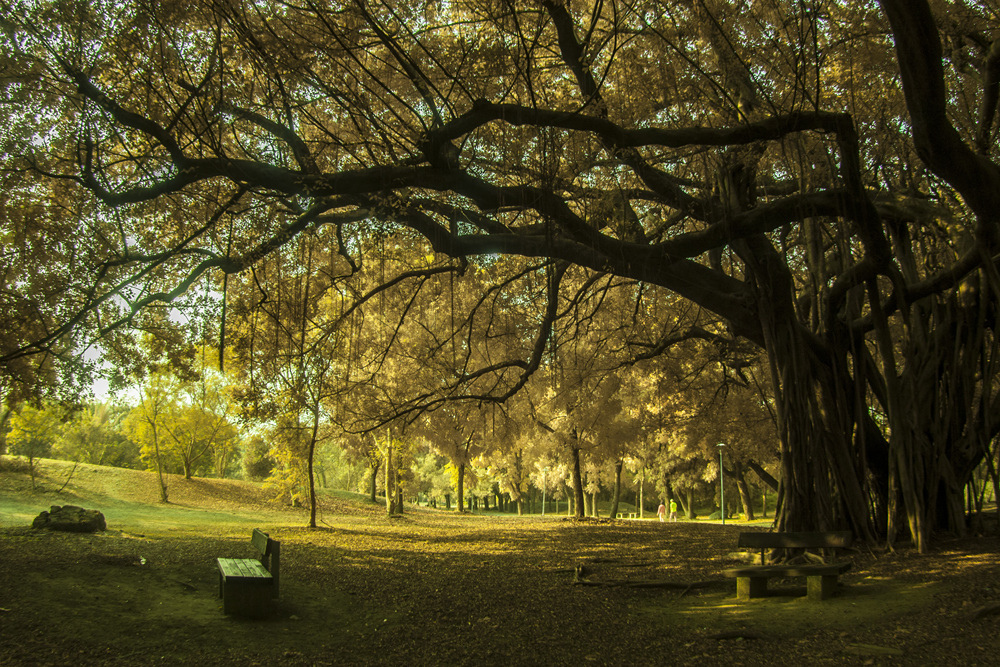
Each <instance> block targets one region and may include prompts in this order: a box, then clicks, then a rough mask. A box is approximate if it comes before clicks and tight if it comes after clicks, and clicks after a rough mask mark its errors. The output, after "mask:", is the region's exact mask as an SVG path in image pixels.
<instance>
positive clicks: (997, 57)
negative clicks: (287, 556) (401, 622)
mask: <svg viewBox="0 0 1000 667" xmlns="http://www.w3.org/2000/svg"><path fill="white" fill-rule="evenodd" d="M998 16H1000V14H998V11H997V7H996V6H995V5H994V3H992V2H964V1H963V2H949V1H945V0H937V1H933V2H904V1H902V0H884V1H883V2H880V3H873V2H858V3H842V2H822V1H819V0H814V1H799V2H780V1H778V0H760V1H755V2H750V1H744V2H736V3H728V2H719V1H718V0H658V1H655V0H650V1H647V2H640V1H638V0H635V1H629V0H621V1H618V0H614V1H611V0H609V1H597V2H586V3H584V2H570V1H557V0H539V1H537V2H525V3H514V2H505V1H501V0H467V1H459V2H436V3H424V2H420V3H416V2H406V1H405V0H400V1H398V2H390V1H388V0H385V1H383V2H362V1H360V0H359V1H356V2H344V3H329V4H325V5H321V6H320V5H315V4H312V3H305V4H302V5H296V4H286V3H280V2H273V3H272V2H259V3H252V4H250V3H239V2H224V1H221V0H220V1H219V2H212V3H203V4H200V5H199V6H197V7H191V6H190V5H189V4H184V5H181V4H178V3H170V2H167V3H146V2H130V3H118V2H114V3H101V2H88V3H83V2H66V3H62V2H60V3H47V2H10V1H4V2H0V25H2V27H3V33H2V35H3V36H2V40H3V44H2V46H3V48H2V52H3V53H4V55H3V56H2V61H0V66H2V68H3V69H2V76H3V78H2V81H3V86H4V91H5V96H6V97H5V99H6V100H7V102H6V103H5V104H4V105H3V106H2V111H0V115H2V122H3V139H2V140H3V146H2V151H3V153H2V154H3V156H4V157H3V167H2V171H0V176H2V179H3V189H4V192H5V199H4V200H3V203H2V210H0V224H2V225H3V227H2V229H3V235H4V253H3V260H2V262H3V264H2V271H0V276H2V281H3V282H2V289H0V301H2V303H0V307H2V309H3V312H4V314H5V317H6V326H5V335H4V337H3V341H2V346H3V347H2V349H0V364H2V373H0V383H2V385H0V391H2V393H3V396H4V400H5V403H6V405H7V406H8V408H7V409H8V410H11V412H6V413H5V415H8V416H9V422H10V427H11V431H10V433H9V434H8V436H7V443H8V446H9V447H10V448H11V450H12V451H19V452H23V453H26V454H28V455H29V456H34V455H35V454H34V453H33V452H34V451H35V450H34V449H33V448H34V447H36V446H44V445H43V444H41V443H44V442H51V441H52V437H51V433H52V431H51V430H49V431H46V429H52V428H54V426H51V424H52V423H54V422H55V421H59V419H63V420H64V419H65V417H64V416H60V417H59V419H56V418H55V413H56V412H58V410H57V409H56V408H54V407H46V408H43V409H38V408H36V407H30V402H31V401H36V402H37V401H38V400H39V399H42V398H48V399H49V400H50V401H58V402H60V403H61V404H62V405H63V406H66V405H70V406H71V405H73V404H74V403H77V404H79V403H81V402H82V399H83V398H84V397H85V396H86V391H87V388H88V387H89V386H90V383H91V382H92V380H93V378H94V377H95V376H96V375H99V374H109V375H110V376H111V382H112V387H113V389H116V390H117V389H121V388H124V387H125V386H126V385H128V384H130V383H136V386H137V387H139V389H137V390H136V392H135V393H134V394H133V395H134V396H135V398H136V401H135V402H134V405H133V406H131V409H130V410H129V411H128V415H127V417H124V416H123V418H122V420H121V423H122V425H123V427H122V428H123V430H122V431H119V434H118V435H117V436H115V437H120V436H121V435H122V434H124V435H125V436H127V438H128V439H129V441H130V442H134V443H136V444H137V445H139V446H140V447H141V448H143V450H144V457H145V460H146V461H147V462H149V464H151V465H153V466H155V467H156V468H157V469H158V470H159V471H160V473H161V479H162V478H163V473H165V472H167V471H169V470H176V469H177V468H178V467H180V468H182V469H183V471H184V472H185V473H186V474H193V473H194V472H195V471H198V470H199V469H201V470H203V469H206V468H212V469H213V470H215V472H216V473H217V474H225V473H226V472H227V471H228V470H229V466H230V462H231V461H234V460H235V457H234V456H233V452H234V451H235V444H234V443H235V442H236V438H237V436H236V433H237V432H240V433H242V436H243V437H242V440H241V442H242V443H243V444H242V449H243V450H244V453H243V454H242V455H241V456H242V459H243V460H244V461H248V464H247V465H245V466H244V470H253V469H254V467H255V466H257V465H258V464H259V463H261V462H264V466H263V467H265V468H266V467H270V477H271V478H272V482H273V483H274V484H275V485H276V486H277V487H278V488H279V490H280V492H281V493H283V494H287V495H288V498H289V499H294V498H296V497H298V496H304V497H312V498H314V495H315V494H314V492H313V491H314V490H313V488H312V487H313V485H314V482H315V477H316V475H315V472H316V470H315V466H316V462H317V460H318V454H319V453H320V452H322V451H324V448H329V449H328V450H327V451H328V453H329V452H335V451H337V450H336V449H334V448H332V447H331V445H332V444H333V443H335V444H336V446H337V447H339V448H340V450H341V451H342V452H344V454H343V456H344V457H346V458H347V460H351V461H365V462H366V464H367V467H368V470H369V481H370V483H371V484H372V486H371V488H372V493H373V494H374V493H375V489H376V486H377V484H378V483H379V479H380V478H381V480H382V482H381V484H382V485H383V487H384V490H385V491H386V493H385V497H386V499H387V501H386V502H387V508H388V509H389V511H395V510H396V509H397V508H398V507H399V506H400V503H401V493H403V492H404V491H405V492H406V493H409V494H415V493H419V492H421V491H424V492H428V491H427V490H426V489H425V488H424V487H425V486H426V485H427V484H430V485H431V486H432V488H436V489H438V491H436V493H437V494H438V495H440V494H441V491H440V490H441V489H444V488H448V487H450V488H452V489H453V490H454V493H455V496H456V500H457V504H458V506H459V507H464V506H465V504H464V496H465V488H466V486H468V487H469V488H477V487H478V486H479V485H481V484H485V485H489V486H490V488H491V489H492V485H493V484H496V485H497V487H496V488H497V490H499V491H500V492H502V493H506V494H509V495H510V497H511V498H513V499H514V500H515V501H518V500H523V499H524V497H525V495H526V494H528V493H530V489H531V488H545V490H546V491H548V492H551V493H554V494H559V493H562V494H565V495H567V496H572V498H573V507H574V512H575V513H576V514H577V515H578V516H582V514H583V512H584V509H585V506H584V503H585V500H584V498H585V491H587V492H589V493H590V494H591V495H593V493H594V492H595V491H596V490H597V489H599V488H601V487H602V486H603V487H604V488H613V489H614V491H613V493H612V497H613V498H615V499H616V498H618V497H619V493H618V489H619V488H620V485H621V482H620V480H621V478H622V470H623V469H629V470H631V472H632V473H633V475H635V476H637V478H638V479H639V480H641V482H640V484H641V485H642V484H645V482H646V480H648V481H649V483H650V485H651V488H652V489H653V493H655V494H656V495H659V496H661V497H662V496H668V495H669V496H671V497H678V498H680V499H681V500H683V501H686V502H687V503H688V504H689V506H690V505H691V504H692V500H691V498H693V495H692V496H690V497H689V496H688V495H687V494H688V493H691V494H694V493H696V492H698V491H699V489H705V485H706V484H708V483H710V482H712V481H713V480H715V479H717V478H718V476H719V468H718V466H719V464H718V463H717V460H718V461H722V465H723V466H725V467H726V470H725V474H726V475H729V476H731V477H732V479H733V480H735V481H736V482H737V487H738V488H739V489H740V491H741V497H743V498H744V499H745V500H748V499H749V497H750V492H749V489H748V485H747V484H746V471H747V470H753V471H754V473H755V474H756V479H757V480H758V483H759V484H762V485H765V486H770V487H773V488H774V489H775V490H776V492H777V498H778V508H777V515H776V524H777V525H778V527H779V528H783V529H789V530H801V529H829V528H835V527H837V528H847V529H850V530H852V531H853V532H854V533H855V534H856V535H857V536H858V537H859V538H861V539H865V540H867V541H869V542H876V541H883V542H887V543H890V544H891V543H893V542H894V541H896V540H897V539H899V538H900V537H909V538H912V539H913V541H914V543H915V544H916V545H917V547H918V549H920V550H921V551H923V550H926V548H927V546H928V544H929V542H930V539H931V538H932V536H933V535H934V534H935V533H938V532H952V533H964V532H965V531H966V530H967V527H968V526H967V518H966V516H967V512H968V511H969V510H970V509H972V508H973V507H975V506H976V505H977V504H978V503H981V502H982V500H983V498H984V494H985V493H986V490H987V488H992V492H993V494H994V495H997V485H998V482H997V474H996V459H997V449H996V446H995V436H996V435H997V432H998V430H1000V425H998V424H1000V420H996V419H994V418H993V415H995V414H997V413H998V408H1000V405H998V402H1000V392H998V387H997V382H996V379H997V376H996V368H997V362H998V360H1000V358H998V355H997V352H998V346H997V337H996V335H995V327H996V305H997V298H998V296H1000V274H998V272H997V253H998V252H1000V227H998V220H997V213H996V212H997V211H1000V201H997V199H998V198H1000V170H998V169H997V165H996V164H995V162H994V161H993V157H992V156H993V153H994V151H995V141H994V138H995V133H994V131H993V125H994V120H995V115H996V107H997V100H998V96H1000V95H998V93H1000V46H998V44H1000V42H998V41H996V39H997V37H1000V35H995V34H994V33H995V26H996V25H997V19H998ZM209 349H211V350H214V353H213V354H212V355H209V353H208V350H209ZM209 356H211V359H212V360H213V363H212V364H209V363H207V360H208V359H209ZM213 369H214V370H213ZM25 401H28V402H29V407H18V406H22V405H24V404H25ZM36 405H37V403H36ZM50 405H52V404H51V403H50ZM15 407H17V410H18V411H17V412H16V416H15V413H14V412H13V410H14V409H15ZM60 409H61V408H60ZM113 413H114V410H106V409H104V408H101V407H99V406H93V405H91V406H89V407H88V408H87V412H84V413H83V414H82V417H80V418H77V419H76V422H75V425H74V426H72V427H71V428H69V429H68V431H67V434H66V435H65V436H64V437H62V439H61V440H60V441H59V442H60V446H61V447H65V448H67V449H68V450H72V449H73V448H74V447H77V450H78V451H79V452H84V451H85V450H86V449H87V445H85V444H82V443H84V442H86V441H87V437H86V436H83V435H81V434H82V432H83V429H84V428H85V426H86V425H87V424H90V425H95V428H96V427H99V426H100V424H101V423H102V420H105V419H107V418H108V417H109V415H112V414H113ZM65 414H69V413H65ZM5 419H7V417H5ZM36 422H37V424H38V426H37V427H35V426H32V424H35V423H36ZM46 423H48V424H49V426H46V425H45V424H46ZM104 423H107V422H104ZM74 429H75V431H74ZM39 433H41V434H42V435H44V436H45V437H42V436H40V435H39ZM45 434H48V435H45ZM102 437H103V436H102ZM109 439H111V438H110V436H109ZM74 442H76V443H77V444H73V443H74ZM116 442H118V443H119V444H120V445H122V446H121V447H119V446H118V445H115V446H114V447H111V448H110V450H111V451H114V450H121V451H127V447H126V446H124V444H123V443H124V442H125V441H124V440H118V441H116ZM719 443H724V444H725V448H724V451H723V455H722V457H720V458H718V459H717V457H718V454H719V451H718V450H719V448H718V446H717V445H718V444H719ZM265 450H266V453H265ZM78 455H80V456H83V454H82V453H81V454H78ZM328 457H329V454H328ZM132 458H133V459H134V455H133V456H132ZM442 463H446V466H445V467H444V469H443V472H442V466H441V464H442ZM447 466H450V469H449V468H448V467H447ZM769 466H770V468H771V469H770V471H769V470H768V467H769ZM425 468H426V471H427V474H424V473H418V472H414V471H421V470H424V469H425ZM379 471H381V475H380V474H379ZM431 471H437V472H434V473H433V474H432V473H431ZM452 471H453V472H452ZM259 472H261V471H260V470H257V471H256V472H253V473H252V474H258V473H259ZM434 475H438V476H441V475H444V476H445V477H452V476H453V477H454V479H453V480H449V481H448V482H447V483H445V482H433V481H431V482H428V481H427V480H428V479H431V478H433V477H434ZM628 477H629V476H626V479H627V481H629V482H632V480H631V479H628ZM741 481H742V482H743V483H742V484H741V483H740V482H741ZM435 484H436V486H435ZM161 489H162V499H163V500H167V499H168V489H167V488H166V485H165V483H164V484H161ZM478 494H482V490H481V489H479V490H478ZM473 495H477V493H475V492H474V493H473ZM745 510H746V511H747V513H749V512H750V511H751V505H749V504H745ZM612 511H613V510H612ZM314 521H315V516H313V522H314Z"/></svg>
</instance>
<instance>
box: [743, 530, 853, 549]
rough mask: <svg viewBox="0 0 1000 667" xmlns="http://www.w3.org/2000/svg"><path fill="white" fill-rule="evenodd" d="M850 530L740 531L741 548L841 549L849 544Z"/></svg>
mask: <svg viewBox="0 0 1000 667" xmlns="http://www.w3.org/2000/svg"><path fill="white" fill-rule="evenodd" d="M853 539H854V536H853V535H852V533H851V531H849V530H843V531H832V532H825V533H822V532H817V533H740V539H739V547H740V548H741V549H843V548H846V547H849V546H851V541H852V540H853Z"/></svg>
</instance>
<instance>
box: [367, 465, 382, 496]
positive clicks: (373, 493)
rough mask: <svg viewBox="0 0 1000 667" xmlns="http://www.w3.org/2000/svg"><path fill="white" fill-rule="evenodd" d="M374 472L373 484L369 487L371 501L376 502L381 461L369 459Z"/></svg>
mask: <svg viewBox="0 0 1000 667" xmlns="http://www.w3.org/2000/svg"><path fill="white" fill-rule="evenodd" d="M369 461H370V465H369V467H370V468H371V471H372V478H371V483H370V484H369V485H368V495H369V497H370V498H371V501H372V502H373V503H374V502H376V494H377V492H378V469H379V468H380V467H381V461H379V460H378V459H369Z"/></svg>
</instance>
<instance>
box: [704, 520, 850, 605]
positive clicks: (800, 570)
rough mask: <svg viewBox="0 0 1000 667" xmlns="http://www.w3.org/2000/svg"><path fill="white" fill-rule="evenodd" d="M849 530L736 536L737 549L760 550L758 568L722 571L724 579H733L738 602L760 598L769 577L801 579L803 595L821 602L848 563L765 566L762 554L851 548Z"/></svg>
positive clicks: (764, 557)
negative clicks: (803, 581) (804, 587)
mask: <svg viewBox="0 0 1000 667" xmlns="http://www.w3.org/2000/svg"><path fill="white" fill-rule="evenodd" d="M851 540H852V535H851V533H850V531H834V532H815V533H740V537H739V542H738V546H739V548H741V549H760V563H761V564H760V565H748V566H744V567H734V568H730V569H728V570H724V571H723V574H724V575H725V576H727V577H735V578H736V597H737V599H738V600H740V601H741V602H745V601H747V600H749V599H750V598H754V597H760V596H762V595H764V594H765V593H766V592H767V580H768V579H770V578H773V577H805V578H806V595H807V596H808V597H809V599H810V600H825V599H826V598H828V597H830V596H831V595H833V592H834V590H835V589H836V587H837V577H839V576H840V575H841V574H843V573H844V572H846V571H847V570H849V569H850V568H851V561H849V560H842V561H835V562H826V561H825V560H824V559H820V560H821V561H822V562H818V563H794V564H793V563H790V564H781V565H767V564H766V563H767V558H766V552H767V551H770V550H773V549H830V550H834V551H835V550H836V549H843V548H847V547H849V546H851Z"/></svg>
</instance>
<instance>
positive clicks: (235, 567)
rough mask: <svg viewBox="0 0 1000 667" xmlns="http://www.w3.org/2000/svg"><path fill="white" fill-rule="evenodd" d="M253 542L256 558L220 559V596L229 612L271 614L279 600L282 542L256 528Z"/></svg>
mask: <svg viewBox="0 0 1000 667" xmlns="http://www.w3.org/2000/svg"><path fill="white" fill-rule="evenodd" d="M250 545H251V546H252V547H253V549H254V551H256V552H257V554H258V555H257V557H256V558H218V559H216V565H217V566H218V568H219V597H221V598H222V611H223V613H225V614H237V615H240V616H252V617H256V618H261V617H263V616H267V615H268V614H269V613H270V612H271V610H272V609H273V607H274V601H275V600H277V599H278V591H279V582H280V573H281V560H280V559H281V543H280V542H278V540H272V539H271V538H270V537H268V536H267V534H266V533H264V532H262V531H260V530H258V529H257V528H254V530H253V534H252V535H251V536H250Z"/></svg>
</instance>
